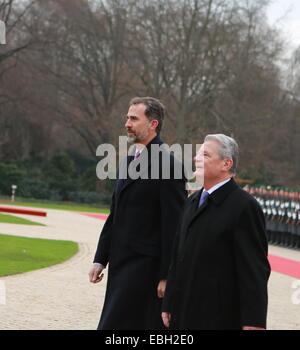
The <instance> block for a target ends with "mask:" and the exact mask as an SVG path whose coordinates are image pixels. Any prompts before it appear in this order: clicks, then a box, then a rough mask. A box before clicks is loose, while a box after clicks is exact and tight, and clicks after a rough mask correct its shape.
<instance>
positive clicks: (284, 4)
mask: <svg viewBox="0 0 300 350" xmlns="http://www.w3.org/2000/svg"><path fill="white" fill-rule="evenodd" d="M268 19H269V22H270V24H276V26H277V27H279V28H280V29H281V30H282V31H283V34H284V37H285V38H286V39H287V40H288V42H290V44H291V45H292V46H293V47H294V48H295V47H297V46H299V45H300V0H272V3H271V5H270V7H269V10H268Z"/></svg>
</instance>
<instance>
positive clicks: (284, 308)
mask: <svg viewBox="0 0 300 350" xmlns="http://www.w3.org/2000/svg"><path fill="white" fill-rule="evenodd" d="M47 212H48V216H47V217H46V218H37V217H36V218H35V217H29V216H25V215H19V216H20V217H24V218H28V219H31V220H33V221H37V222H41V223H44V224H46V225H47V226H46V227H39V226H23V225H11V224H0V232H1V233H4V234H11V235H18V236H19V235H20V236H26V237H38V238H48V239H63V240H72V241H75V242H78V243H79V247H80V250H79V253H78V254H77V255H75V256H74V257H73V258H72V259H70V260H68V261H67V262H65V263H63V264H59V265H55V266H52V267H50V268H46V269H41V270H38V271H33V272H28V273H24V274H20V275H15V276H9V277H5V278H3V277H2V278H1V277H0V282H4V283H5V286H6V294H7V295H6V297H7V302H6V305H0V315H1V316H0V330H3V329H31V330H34V329H42V330H43V329H47V330H48V329H49V330H50V329H69V330H72V329H95V328H96V327H97V323H98V319H99V315H100V312H101V308H102V304H103V299H104V293H105V284H106V280H105V279H104V280H103V281H102V282H101V283H100V284H98V285H92V284H90V283H89V281H88V271H89V268H90V265H91V262H92V259H93V256H94V253H95V249H96V245H97V242H98V237H99V233H100V231H101V228H102V226H103V221H100V220H99V219H97V218H92V217H88V216H84V215H80V214H78V213H75V212H74V213H72V212H67V211H58V210H47ZM270 254H273V255H276V256H281V257H285V258H288V259H294V260H298V261H300V252H299V251H292V250H288V249H284V248H279V247H272V246H271V247H270ZM105 275H106V274H105ZM294 281H296V279H295V278H293V277H289V276H286V275H282V274H279V273H276V272H273V273H272V274H271V278H270V283H269V314H268V328H269V329H300V304H298V305H296V304H293V303H292V295H293V293H295V292H297V291H296V289H293V288H292V283H293V282H294ZM299 284H300V282H299ZM299 289H300V285H299V287H298V290H299ZM297 295H298V299H299V302H300V291H299V292H298V294H297ZM296 299H297V298H296Z"/></svg>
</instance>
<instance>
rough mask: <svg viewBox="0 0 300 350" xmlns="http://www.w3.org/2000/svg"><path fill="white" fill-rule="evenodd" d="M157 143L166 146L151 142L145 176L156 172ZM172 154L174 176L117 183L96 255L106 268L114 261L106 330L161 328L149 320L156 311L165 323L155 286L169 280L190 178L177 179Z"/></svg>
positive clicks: (105, 313) (104, 317)
mask: <svg viewBox="0 0 300 350" xmlns="http://www.w3.org/2000/svg"><path fill="white" fill-rule="evenodd" d="M154 144H156V145H161V144H162V141H161V140H160V139H159V137H156V138H155V139H154V140H152V142H151V143H150V144H149V145H148V146H147V149H148V152H149V166H146V168H145V169H141V173H143V174H145V173H148V175H150V173H151V169H152V165H151V145H154ZM143 154H144V152H142V154H141V156H140V157H142V156H143ZM161 157H162V155H160V158H159V161H161V159H162V158H161ZM171 158H172V160H171V162H170V168H171V179H162V176H161V175H162V174H161V172H160V173H159V174H158V177H157V179H154V180H153V179H148V180H146V179H136V180H132V179H127V180H125V181H124V180H119V181H118V183H117V186H116V190H115V192H114V195H113V201H112V205H111V212H110V215H109V217H108V219H107V221H106V223H105V225H104V227H103V230H102V233H101V236H100V239H99V243H98V247H97V251H96V255H95V259H94V262H99V263H101V264H103V265H104V266H105V265H106V264H107V263H109V274H108V285H107V291H106V299H105V303H104V308H103V312H102V317H101V322H100V328H101V329H145V328H146V327H148V328H153V329H154V328H156V327H157V326H155V325H154V324H153V323H151V322H150V321H149V322H148V314H149V313H150V314H151V313H154V312H155V313H156V319H157V320H159V322H160V306H159V307H158V298H157V292H156V288H157V285H158V282H159V280H161V279H166V278H167V273H168V268H169V264H170V259H171V252H172V245H173V242H174V239H175V234H176V229H177V224H178V220H179V217H180V215H181V211H182V208H183V205H184V201H185V199H186V191H185V180H184V179H181V180H180V179H175V176H174V166H175V163H176V161H175V159H174V157H171ZM129 160H130V158H129ZM130 164H131V165H132V164H133V163H130ZM180 166H181V168H180V169H181V172H182V165H180ZM121 168H122V167H121ZM176 169H178V166H177V167H176ZM121 170H122V169H121ZM151 305H152V306H151ZM149 308H150V309H149ZM151 309H152V310H151ZM154 310H155V311H154ZM146 319H147V321H146Z"/></svg>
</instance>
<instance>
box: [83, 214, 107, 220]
mask: <svg viewBox="0 0 300 350" xmlns="http://www.w3.org/2000/svg"><path fill="white" fill-rule="evenodd" d="M81 214H82V215H85V216H89V217H91V218H95V219H100V220H106V219H107V217H108V215H107V214H95V213H81Z"/></svg>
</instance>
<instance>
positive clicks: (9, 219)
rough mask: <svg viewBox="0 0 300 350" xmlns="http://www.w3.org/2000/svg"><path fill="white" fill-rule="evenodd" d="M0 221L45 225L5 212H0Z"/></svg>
mask: <svg viewBox="0 0 300 350" xmlns="http://www.w3.org/2000/svg"><path fill="white" fill-rule="evenodd" d="M0 223H5V224H18V225H35V226H45V225H43V224H40V223H38V222H33V221H30V220H26V219H23V218H19V217H17V216H13V215H7V214H1V213H0Z"/></svg>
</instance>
